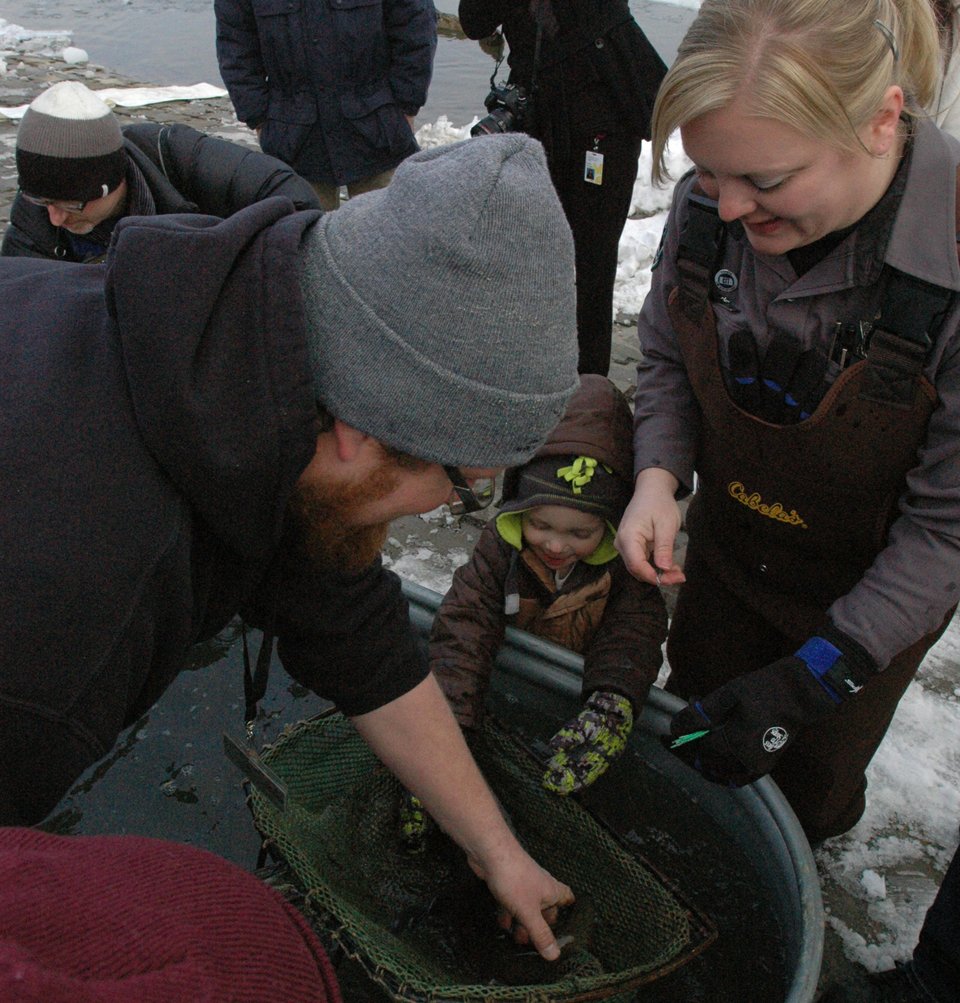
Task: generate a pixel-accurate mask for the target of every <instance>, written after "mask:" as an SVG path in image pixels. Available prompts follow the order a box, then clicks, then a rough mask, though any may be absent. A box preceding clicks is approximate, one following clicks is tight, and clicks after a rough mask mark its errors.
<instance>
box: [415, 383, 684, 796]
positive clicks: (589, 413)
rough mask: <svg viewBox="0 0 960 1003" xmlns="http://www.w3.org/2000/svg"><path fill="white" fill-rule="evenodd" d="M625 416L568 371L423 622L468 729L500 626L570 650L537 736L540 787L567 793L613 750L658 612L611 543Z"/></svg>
mask: <svg viewBox="0 0 960 1003" xmlns="http://www.w3.org/2000/svg"><path fill="white" fill-rule="evenodd" d="M632 440H633V418H632V415H631V413H630V408H629V406H628V405H627V402H626V399H625V398H624V396H623V395H622V394H621V393H620V391H619V390H618V389H617V388H616V387H615V386H614V385H613V383H611V382H610V381H609V380H608V379H607V378H606V377H603V376H595V375H583V376H581V383H580V388H579V389H578V390H577V392H576V393H575V394H574V396H573V398H572V399H571V401H570V404H569V406H568V408H567V412H566V414H565V415H564V417H563V419H562V420H561V422H560V424H559V425H558V426H557V427H556V429H554V431H553V432H552V433H551V435H550V437H549V438H548V439H547V441H546V443H545V444H544V445H543V446H542V447H541V448H540V450H539V451H538V452H537V454H536V455H535V456H534V457H533V459H531V460H530V461H529V462H528V463H526V464H525V465H523V466H522V467H517V468H513V469H511V470H508V471H507V473H506V475H505V477H504V487H503V498H502V499H501V502H500V514H499V515H497V516H496V518H495V519H494V520H492V521H491V522H490V523H488V524H487V526H486V527H485V528H484V530H483V533H482V534H481V536H480V539H479V540H478V541H477V545H476V548H475V549H474V552H473V556H472V558H471V559H470V561H469V562H468V563H467V564H465V565H464V566H463V567H461V568H459V569H458V570H457V572H456V574H455V575H454V579H453V584H452V585H451V587H450V590H449V592H448V593H447V595H446V597H445V598H444V600H443V603H442V605H441V606H440V609H439V611H438V613H437V616H436V618H435V620H434V624H433V631H432V633H431V638H430V667H431V669H432V670H433V672H434V673H435V674H436V676H437V678H438V680H439V682H440V685H441V686H442V688H443V690H444V692H445V693H446V695H447V699H448V700H449V701H450V703H451V706H452V707H453V711H454V713H455V715H456V717H457V719H458V720H459V721H460V724H461V725H462V726H463V727H464V728H466V729H470V728H474V727H477V726H478V725H479V724H480V721H481V720H482V715H483V704H484V697H485V695H486V691H487V686H488V683H489V680H490V675H491V673H492V671H493V662H494V657H495V656H496V653H497V650H498V648H499V647H500V645H501V643H502V642H503V635H504V628H505V627H506V626H508V625H510V626H514V627H520V628H522V629H523V630H528V631H530V632H531V633H533V634H536V635H538V636H539V637H543V638H546V639H547V640H549V641H553V642H555V643H557V644H561V645H563V646H564V647H567V648H569V649H571V650H572V651H576V652H578V653H579V654H582V655H583V657H584V673H583V691H582V695H583V700H584V707H583V710H581V711H580V713H579V715H578V716H577V717H576V718H574V719H573V720H571V721H569V722H568V723H567V724H566V725H565V726H564V727H563V728H561V729H560V731H558V732H557V734H556V735H555V736H554V737H553V739H552V740H551V742H550V745H551V747H552V748H553V750H554V754H553V757H552V759H551V760H550V762H549V764H548V767H547V770H546V773H545V774H544V778H543V784H544V786H545V787H546V788H547V789H548V790H551V791H555V792H556V793H557V794H570V793H572V792H574V791H579V790H581V789H582V788H584V787H586V786H588V785H589V784H592V783H593V782H594V781H595V780H596V779H597V778H598V777H600V776H601V775H602V774H603V773H604V772H605V771H606V769H607V767H608V766H609V765H610V763H611V762H612V761H613V760H614V759H616V758H617V756H619V755H620V753H621V752H623V749H624V747H625V746H626V741H627V738H628V736H629V734H630V731H631V728H632V727H633V718H634V714H635V713H636V712H637V710H638V709H639V708H640V706H641V705H642V704H643V701H644V699H645V698H646V694H647V691H648V690H649V688H650V686H651V684H652V683H653V682H654V680H655V679H656V678H657V673H658V671H659V669H660V665H661V662H662V660H663V659H662V653H661V645H662V643H663V640H664V638H665V636H666V629H667V614H666V607H665V605H664V601H663V597H662V596H661V594H660V591H659V589H657V588H656V587H655V586H653V585H648V584H646V583H644V582H640V581H638V580H637V579H635V578H634V577H633V576H632V575H630V573H629V572H628V571H627V569H626V567H625V566H624V564H623V562H622V560H621V559H620V556H619V555H618V554H617V552H616V550H614V547H613V538H614V535H615V533H616V528H617V524H618V523H619V521H620V517H621V515H622V514H623V510H624V507H625V506H626V504H627V502H628V501H629V499H630V496H631V493H632V490H633V463H632V459H631V449H632Z"/></svg>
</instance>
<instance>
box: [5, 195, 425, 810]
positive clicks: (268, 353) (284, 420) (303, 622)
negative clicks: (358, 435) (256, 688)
mask: <svg viewBox="0 0 960 1003" xmlns="http://www.w3.org/2000/svg"><path fill="white" fill-rule="evenodd" d="M317 216H318V213H315V212H303V213H294V211H293V206H292V204H291V203H290V202H289V201H287V200H286V199H268V200H266V201H264V202H260V203H257V204H256V205H254V206H252V207H250V208H248V209H246V210H241V211H240V212H239V213H237V214H235V215H234V216H232V217H230V218H229V219H227V220H225V221H220V220H218V219H215V218H213V217H206V216H155V217H129V218H127V219H124V220H121V221H120V223H119V224H118V225H117V228H116V231H115V233H114V240H113V244H112V245H111V251H110V254H109V257H108V261H107V264H106V265H105V266H97V265H83V266H81V265H71V264H66V265H64V264H55V263H53V262H49V261H41V260H37V259H25V258H21V259H10V258H7V259H0V369H2V371H3V373H4V393H3V395H2V398H0V469H2V470H3V472H4V484H5V487H4V492H3V498H2V502H0V822H2V823H32V822H36V821H37V820H39V819H40V818H42V817H43V816H44V815H45V814H46V813H47V812H48V811H49V810H50V809H51V808H52V807H53V806H54V805H55V804H56V802H57V800H58V799H59V798H60V796H61V795H62V794H63V793H64V791H65V790H66V789H67V787H68V786H69V784H70V783H71V782H72V781H73V780H74V779H75V778H76V777H77V776H78V775H79V773H80V772H81V771H82V770H83V769H84V768H85V767H86V766H87V765H89V764H90V763H92V762H94V761H95V760H96V759H98V758H99V757H101V756H103V755H104V753H106V752H107V751H108V750H109V749H110V747H111V745H112V744H113V742H114V740H115V738H116V736H117V734H118V733H119V731H120V730H121V729H122V728H123V727H124V726H125V725H127V724H129V723H131V722H132V721H133V720H135V719H136V717H137V716H138V715H140V714H142V713H143V712H144V711H146V710H147V709H148V708H149V707H150V706H151V704H152V703H153V702H154V701H155V700H156V699H157V698H158V697H159V695H160V694H161V693H162V692H163V691H164V689H165V688H166V687H167V685H168V684H169V683H170V682H171V681H172V679H173V678H174V677H175V675H176V674H177V672H178V670H179V669H180V667H181V665H182V663H183V660H184V655H185V653H186V652H187V650H188V648H189V647H190V645H191V644H192V643H193V642H195V641H196V640H198V639H200V638H202V637H205V636H209V635H210V634H212V633H213V632H215V631H216V630H218V629H219V628H221V627H222V626H223V625H224V624H225V623H226V622H227V621H228V620H229V618H230V617H231V616H233V615H234V614H236V613H237V611H238V610H240V609H243V610H245V611H246V618H247V619H248V621H249V622H251V623H253V624H254V625H257V626H263V625H264V624H266V623H268V622H269V621H270V620H273V622H274V626H275V629H276V634H277V637H278V643H279V652H280V656H281V658H282V660H283V663H284V666H285V667H286V669H287V670H288V671H289V672H290V673H291V675H293V676H294V677H295V678H296V679H297V680H298V681H300V682H301V683H302V684H304V685H306V686H308V687H310V688H312V689H314V690H316V691H317V692H318V693H320V694H322V695H323V696H326V697H329V698H330V699H332V700H333V701H335V702H336V703H338V704H339V705H340V707H341V708H342V709H343V710H344V712H345V713H347V714H361V713H365V712H367V711H370V710H373V709H375V708H377V707H379V706H381V705H382V704H384V703H387V702H389V701H390V700H392V699H394V698H395V697H397V696H399V695H401V694H402V693H404V692H406V691H407V690H409V689H410V688H412V687H413V686H415V685H416V684H417V683H418V682H420V681H421V680H422V679H423V677H424V675H425V673H426V667H425V665H423V664H422V658H421V656H420V655H419V654H418V653H417V649H416V644H415V641H414V639H413V637H412V634H411V632H410V628H409V622H408V619H407V615H406V604H405V602H404V601H403V599H402V597H401V595H400V589H399V581H398V579H397V578H396V577H395V576H393V575H392V574H390V573H388V572H385V571H384V570H383V569H382V567H381V566H380V563H379V561H377V562H376V563H375V565H374V566H371V567H369V568H367V569H366V570H364V571H363V572H360V573H357V574H354V575H340V574H336V573H333V572H321V571H319V570H317V569H316V568H315V567H313V566H312V565H311V564H310V563H309V562H308V561H307V560H306V559H305V558H303V557H302V556H301V555H300V552H299V551H298V550H297V549H296V548H295V547H293V546H292V545H290V543H289V541H288V539H287V537H286V536H285V515H286V510H287V502H288V498H289V497H290V493H291V490H292V488H293V487H294V485H295V483H296V481H297V479H298V477H299V475H300V473H301V472H302V471H303V469H304V468H305V466H306V465H307V463H308V462H309V461H310V459H311V458H312V457H313V455H314V452H315V448H316V421H317V411H316V404H315V400H314V390H313V383H312V380H311V379H310V377H309V363H308V356H307V348H306V341H305V333H304V313H303V306H302V299H301V294H300V290H299V283H298V278H297V275H298V267H297V250H298V246H299V243H300V240H301V236H302V234H303V232H304V230H305V229H306V228H307V227H308V226H309V225H310V224H311V222H313V221H314V220H315V219H316V218H317Z"/></svg>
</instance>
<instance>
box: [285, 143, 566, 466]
mask: <svg viewBox="0 0 960 1003" xmlns="http://www.w3.org/2000/svg"><path fill="white" fill-rule="evenodd" d="M301 246H302V255H301V272H300V281H301V286H302V289H303V296H304V304H305V309H306V315H307V345H308V348H309V352H310V360H311V363H312V367H313V380H314V385H315V387H316V394H317V398H318V399H319V400H320V401H321V402H322V403H323V404H324V406H325V407H326V409H327V410H328V411H329V412H330V413H331V414H333V415H335V416H336V417H337V418H340V419H341V420H342V421H344V422H346V423H347V424H348V425H352V426H353V427H354V428H357V429H358V430H360V431H361V432H365V433H366V434H368V435H371V436H373V437H374V438H375V439H378V440H379V441H380V442H382V443H384V444H386V445H388V446H392V447H394V448H396V449H398V450H401V451H402V452H405V453H410V454H411V455H413V456H417V457H420V458H421V459H424V460H429V461H431V462H436V463H445V464H454V465H460V466H464V467H497V466H510V465H515V464H519V463H523V462H524V461H525V460H526V459H528V458H529V457H530V456H532V455H533V453H534V451H535V450H536V449H537V447H538V446H539V445H540V443H542V442H543V440H544V439H545V438H546V436H547V434H548V433H549V432H550V430H551V429H552V428H553V427H554V426H555V425H556V423H557V421H558V420H559V419H560V416H561V415H562V414H563V412H564V408H565V405H566V402H567V399H568V398H569V397H570V395H571V394H572V393H573V391H574V390H575V389H576V387H577V332H576V293H575V286H574V262H573V239H572V237H571V235H570V228H569V226H568V225H567V221H566V218H565V217H564V214H563V209H562V207H561V205H560V201H559V199H558V198H557V194H556V192H555V191H554V188H553V185H552V183H551V181H550V175H549V173H548V172H547V165H546V159H545V157H544V154H543V148H542V147H541V146H540V144H539V143H537V142H536V141H535V140H533V139H530V138H529V137H528V136H524V135H522V134H516V133H512V134H507V135H503V136H484V137H483V138H482V139H470V140H467V141H465V142H462V143H456V144H454V145H451V146H442V147H437V148H434V149H430V150H424V151H421V152H420V153H417V154H414V155H413V156H412V157H409V158H408V159H407V160H405V161H404V162H403V163H402V164H401V165H400V166H399V167H398V168H397V171H396V174H395V175H394V178H393V180H392V181H391V183H390V184H389V185H388V186H387V187H386V188H383V189H381V190H379V191H374V192H369V193H367V194H364V195H360V196H358V197H356V198H352V199H350V200H349V201H348V202H346V203H345V204H344V205H343V206H342V207H341V208H339V209H338V210H337V211H336V212H331V213H327V214H326V215H324V216H322V217H321V218H320V220H319V221H318V222H317V223H316V225H315V226H313V227H312V228H311V229H310V231H309V232H308V233H307V235H306V237H305V238H304V241H303V244H302V245H301Z"/></svg>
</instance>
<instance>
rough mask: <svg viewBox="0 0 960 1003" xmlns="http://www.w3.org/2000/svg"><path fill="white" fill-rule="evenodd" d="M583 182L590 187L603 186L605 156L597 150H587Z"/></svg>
mask: <svg viewBox="0 0 960 1003" xmlns="http://www.w3.org/2000/svg"><path fill="white" fill-rule="evenodd" d="M583 180H584V181H586V182H587V184H588V185H602V184H603V154H602V153H598V152H597V151H596V150H587V159H586V162H585V163H584V165H583Z"/></svg>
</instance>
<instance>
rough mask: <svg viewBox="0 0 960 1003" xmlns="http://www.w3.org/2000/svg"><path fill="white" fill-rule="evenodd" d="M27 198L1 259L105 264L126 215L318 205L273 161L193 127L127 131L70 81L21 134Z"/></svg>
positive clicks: (20, 196) (53, 92) (35, 104)
mask: <svg viewBox="0 0 960 1003" xmlns="http://www.w3.org/2000/svg"><path fill="white" fill-rule="evenodd" d="M16 160H17V175H18V180H19V183H20V191H19V192H18V193H17V196H16V198H15V199H14V201H13V205H12V206H11V209H10V226H9V227H8V228H7V231H6V233H5V234H4V237H3V244H2V247H0V254H2V255H4V256H9V257H41V258H52V259H55V260H58V261H84V262H97V261H102V260H103V256H104V255H105V254H106V250H107V245H108V244H109V243H110V236H111V234H112V232H113V228H114V227H115V226H116V223H117V221H118V220H119V219H120V218H121V217H122V216H152V215H154V214H161V213H172V212H202V213H210V214H211V215H214V216H229V215H230V214H231V213H233V212H236V211H237V210H238V209H242V208H243V207H244V206H247V205H250V204H251V203H252V202H255V201H257V200H258V199H261V198H266V197H267V196H269V195H285V196H287V197H288V198H290V199H292V200H293V201H294V202H295V203H296V204H297V206H298V208H301V209H312V208H317V207H318V203H317V199H316V196H315V194H314V192H313V189H312V188H311V186H310V185H309V184H308V183H307V182H306V181H304V180H303V178H301V177H299V176H298V175H296V174H294V172H293V171H292V170H291V169H290V168H289V167H287V166H286V164H283V163H281V162H280V161H279V160H275V159H274V158H273V157H269V156H267V155H266V154H263V153H260V152H258V151H255V150H250V149H247V148H246V147H242V146H239V145H237V144H235V143H230V142H228V141H227V140H224V139H219V138H217V137H215V136H205V135H204V134H203V133H201V132H197V130H196V129H191V128H190V126H187V125H172V126H160V125H156V124H154V123H152V122H137V123H134V124H132V125H127V126H124V127H123V128H121V127H120V123H119V121H118V120H117V117H116V116H115V115H114V114H113V112H112V111H111V110H110V108H109V107H108V106H107V104H106V103H105V102H104V101H102V100H101V99H100V97H99V96H98V95H97V93H96V92H95V91H92V90H90V89H89V88H87V87H85V86H84V85H83V84H81V83H79V82H77V81H74V80H66V81H62V82H61V83H57V84H54V85H53V86H52V87H49V88H47V90H45V91H43V92H42V93H41V94H40V95H38V96H37V97H36V98H35V99H34V100H33V101H32V102H31V104H30V106H29V107H28V108H27V110H26V111H25V112H24V115H23V118H22V120H21V122H20V127H19V129H18V130H17V149H16Z"/></svg>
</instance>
